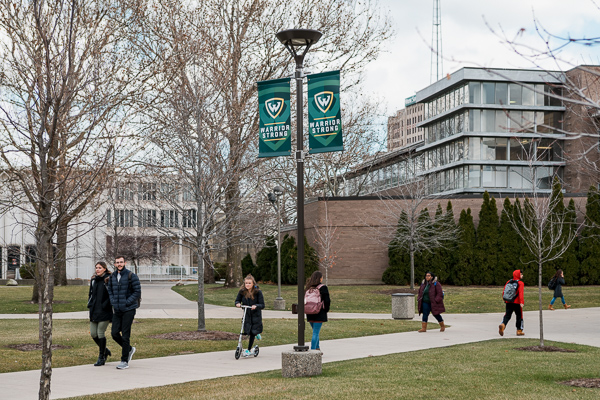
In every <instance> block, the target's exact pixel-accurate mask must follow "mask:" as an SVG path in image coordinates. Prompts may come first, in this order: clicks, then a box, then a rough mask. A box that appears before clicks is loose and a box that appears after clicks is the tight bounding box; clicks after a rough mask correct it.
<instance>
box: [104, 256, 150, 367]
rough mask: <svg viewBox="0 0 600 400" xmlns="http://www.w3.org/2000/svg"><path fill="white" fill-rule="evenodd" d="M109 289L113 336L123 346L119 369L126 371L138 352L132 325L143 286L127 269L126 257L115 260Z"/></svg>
mask: <svg viewBox="0 0 600 400" xmlns="http://www.w3.org/2000/svg"><path fill="white" fill-rule="evenodd" d="M107 289H108V296H109V297H110V304H112V307H113V320H112V330H111V335H112V338H113V340H114V341H115V342H117V343H118V344H119V346H121V362H120V363H119V365H117V369H126V368H129V362H130V361H131V358H132V357H133V353H135V350H136V349H135V347H132V346H131V345H130V336H131V325H132V324H133V318H134V317H135V310H136V309H137V308H138V307H139V306H140V301H141V298H142V286H141V285H140V280H139V278H138V276H137V275H136V274H134V273H133V272H132V271H130V270H128V269H127V268H125V257H123V256H118V257H116V258H115V271H114V272H113V273H112V274H111V276H110V279H109V280H108V285H107Z"/></svg>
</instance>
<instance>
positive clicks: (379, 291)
mask: <svg viewBox="0 0 600 400" xmlns="http://www.w3.org/2000/svg"><path fill="white" fill-rule="evenodd" d="M373 293H376V294H387V295H390V296H391V295H393V294H394V293H412V294H414V295H416V294H418V293H419V289H409V288H398V289H387V290H374V291H373Z"/></svg>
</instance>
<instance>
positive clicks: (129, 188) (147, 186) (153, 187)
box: [115, 182, 194, 201]
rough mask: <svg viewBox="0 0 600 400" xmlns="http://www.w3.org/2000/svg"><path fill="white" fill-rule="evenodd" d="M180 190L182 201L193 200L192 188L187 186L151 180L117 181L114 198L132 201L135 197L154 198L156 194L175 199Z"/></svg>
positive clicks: (142, 198) (139, 198) (140, 198)
mask: <svg viewBox="0 0 600 400" xmlns="http://www.w3.org/2000/svg"><path fill="white" fill-rule="evenodd" d="M180 192H181V196H182V201H194V196H193V192H192V190H191V189H190V188H189V187H188V188H185V189H183V190H181V189H179V188H178V187H177V186H175V185H174V184H170V183H161V184H160V185H158V184H157V183H153V182H139V183H132V182H128V183H119V184H117V187H116V188H115V199H116V200H117V201H132V200H134V198H135V197H136V194H137V199H138V200H156V199H157V195H158V194H160V196H161V198H163V199H169V200H172V201H177V200H178V198H179V194H180Z"/></svg>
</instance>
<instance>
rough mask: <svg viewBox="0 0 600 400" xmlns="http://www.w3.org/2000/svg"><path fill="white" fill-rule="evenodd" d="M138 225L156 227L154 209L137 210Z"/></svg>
mask: <svg viewBox="0 0 600 400" xmlns="http://www.w3.org/2000/svg"><path fill="white" fill-rule="evenodd" d="M138 227H140V228H154V227H156V210H138Z"/></svg>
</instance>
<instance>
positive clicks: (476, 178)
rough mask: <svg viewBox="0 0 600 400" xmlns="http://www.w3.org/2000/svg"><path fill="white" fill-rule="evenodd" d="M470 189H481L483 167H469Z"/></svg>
mask: <svg viewBox="0 0 600 400" xmlns="http://www.w3.org/2000/svg"><path fill="white" fill-rule="evenodd" d="M469 187H470V188H478V187H481V166H479V165H469Z"/></svg>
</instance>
